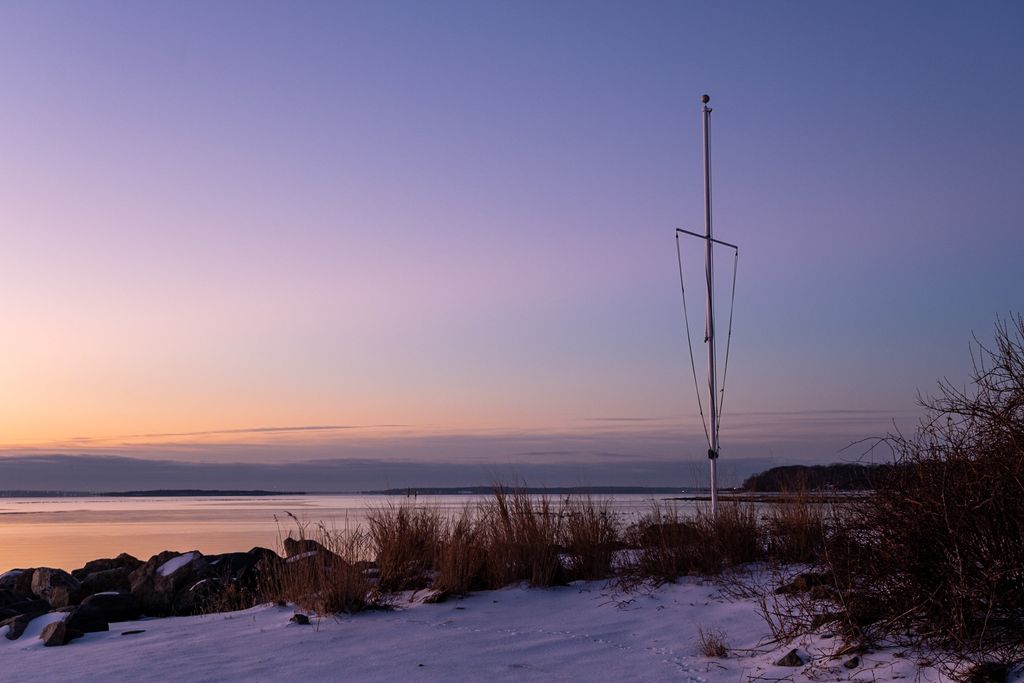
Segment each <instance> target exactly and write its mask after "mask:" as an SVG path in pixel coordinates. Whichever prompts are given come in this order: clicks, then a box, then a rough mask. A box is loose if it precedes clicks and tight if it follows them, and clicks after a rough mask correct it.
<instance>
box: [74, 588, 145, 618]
mask: <svg viewBox="0 0 1024 683" xmlns="http://www.w3.org/2000/svg"><path fill="white" fill-rule="evenodd" d="M82 607H93V608H96V609H98V610H99V611H100V612H101V613H102V614H103V618H104V619H106V620H107V621H108V622H109V623H114V622H117V621H134V620H135V619H138V618H139V617H140V616H141V615H142V607H141V605H140V604H139V599H138V598H136V597H135V596H134V595H132V594H131V593H96V594H95V595H90V596H89V597H87V598H86V599H85V600H83V601H82Z"/></svg>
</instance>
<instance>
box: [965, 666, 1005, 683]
mask: <svg viewBox="0 0 1024 683" xmlns="http://www.w3.org/2000/svg"><path fill="white" fill-rule="evenodd" d="M1009 675H1010V667H1009V666H1007V665H1006V664H1004V663H1002V662H981V663H979V664H975V665H974V666H972V667H971V669H970V671H968V672H967V675H966V676H965V677H964V681H966V683H1006V679H1007V678H1008V677H1009Z"/></svg>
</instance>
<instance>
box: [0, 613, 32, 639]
mask: <svg viewBox="0 0 1024 683" xmlns="http://www.w3.org/2000/svg"><path fill="white" fill-rule="evenodd" d="M38 616H39V615H38V614H19V615H18V616H16V617H11V618H10V619H5V620H4V621H0V628H3V627H4V626H6V627H7V633H6V634H4V635H5V636H6V638H7V640H17V639H18V638H21V634H22V633H24V632H25V628H26V627H27V626H28V623H29V622H30V621H32V620H33V619H35V618H36V617H38Z"/></svg>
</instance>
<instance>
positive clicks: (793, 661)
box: [775, 650, 804, 666]
mask: <svg viewBox="0 0 1024 683" xmlns="http://www.w3.org/2000/svg"><path fill="white" fill-rule="evenodd" d="M803 665H804V660H803V657H801V656H800V655H799V654H797V651H796V650H790V651H789V652H788V653H786V656H785V657H783V658H782V659H780V660H779V661H777V662H775V666H803Z"/></svg>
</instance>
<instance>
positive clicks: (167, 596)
mask: <svg viewBox="0 0 1024 683" xmlns="http://www.w3.org/2000/svg"><path fill="white" fill-rule="evenodd" d="M208 569H209V565H208V564H207V562H206V560H205V559H204V558H203V555H202V553H200V552H199V551H198V550H193V551H191V552H187V553H177V552H173V551H170V550H165V551H164V552H162V553H160V554H159V555H154V556H153V557H151V558H149V560H147V561H146V562H145V563H144V564H143V565H142V566H140V567H139V568H138V569H136V570H135V571H133V572H132V573H131V576H130V580H131V592H132V595H134V596H135V597H136V598H138V600H139V603H140V605H141V607H142V611H143V613H145V614H146V615H148V616H167V615H171V614H178V613H179V612H177V611H175V605H174V602H175V596H176V595H177V594H178V593H179V592H180V591H182V590H185V589H188V588H189V587H191V586H193V585H195V584H196V583H197V582H198V581H200V580H201V579H204V578H208V577H209V576H210V574H209V571H208Z"/></svg>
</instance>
